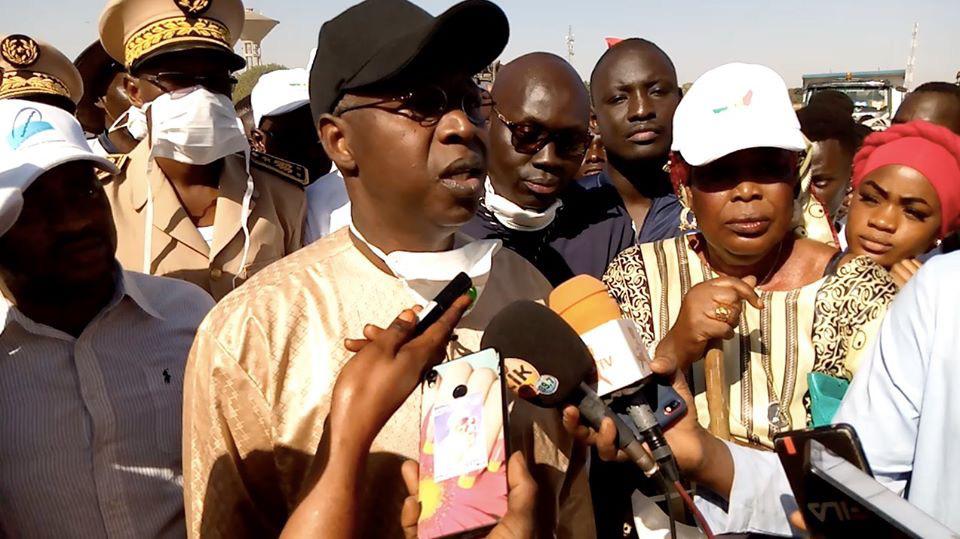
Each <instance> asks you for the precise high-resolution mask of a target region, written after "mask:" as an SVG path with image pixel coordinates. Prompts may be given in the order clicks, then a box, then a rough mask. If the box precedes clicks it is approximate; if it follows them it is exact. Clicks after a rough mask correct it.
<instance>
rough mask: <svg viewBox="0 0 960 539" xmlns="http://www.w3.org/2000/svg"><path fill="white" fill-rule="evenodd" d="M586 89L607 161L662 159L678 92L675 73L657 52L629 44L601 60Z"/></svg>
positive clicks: (671, 134) (671, 130) (668, 62)
mask: <svg viewBox="0 0 960 539" xmlns="http://www.w3.org/2000/svg"><path fill="white" fill-rule="evenodd" d="M620 46H623V45H620ZM590 90H591V92H593V104H594V107H595V109H596V111H597V123H598V124H599V127H600V136H601V137H602V139H603V145H604V147H605V148H606V151H607V155H608V156H609V157H610V158H615V159H618V160H622V161H626V162H636V161H645V160H651V159H653V160H662V159H665V158H666V157H667V154H668V153H669V152H670V144H671V143H672V142H673V114H674V112H676V110H677V105H679V104H680V90H679V88H678V86H677V74H676V71H675V70H674V68H673V65H671V63H670V61H669V59H668V58H667V57H666V56H665V55H664V54H663V53H662V52H661V51H659V50H657V49H656V48H654V47H651V46H633V45H628V46H627V47H626V48H624V50H622V51H619V52H617V53H614V55H612V56H608V57H607V58H606V59H605V60H604V63H603V64H602V65H601V66H600V67H599V68H598V69H597V71H596V73H595V74H594V77H593V84H592V86H591V88H590Z"/></svg>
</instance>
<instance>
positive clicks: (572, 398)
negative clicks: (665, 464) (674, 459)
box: [480, 301, 658, 476]
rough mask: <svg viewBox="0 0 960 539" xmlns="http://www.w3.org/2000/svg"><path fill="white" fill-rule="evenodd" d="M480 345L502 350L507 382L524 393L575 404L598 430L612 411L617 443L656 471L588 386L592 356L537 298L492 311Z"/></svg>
mask: <svg viewBox="0 0 960 539" xmlns="http://www.w3.org/2000/svg"><path fill="white" fill-rule="evenodd" d="M480 346H481V347H482V348H493V349H495V350H496V351H497V352H499V354H500V357H502V358H503V365H504V373H505V379H506V382H507V386H508V387H509V388H510V389H511V390H512V391H514V392H515V393H516V394H517V395H519V396H520V397H521V398H523V399H524V400H527V401H530V402H532V403H533V404H535V405H537V406H541V407H544V408H558V407H562V406H564V405H567V404H572V405H574V406H576V407H577V408H578V409H579V410H580V417H581V420H582V421H584V422H585V423H587V424H588V425H590V426H591V427H593V428H595V429H597V430H599V429H600V423H601V421H602V420H603V418H604V417H609V418H610V419H611V420H613V422H614V424H615V425H616V427H617V447H618V448H619V449H622V450H623V451H624V452H625V453H626V454H627V455H629V457H630V459H631V460H633V462H634V463H635V464H636V465H637V466H638V467H639V468H640V469H641V470H642V471H643V473H644V474H645V475H647V476H652V475H653V474H655V473H656V472H657V471H658V466H657V463H656V461H655V460H654V459H653V457H652V456H650V454H649V453H647V451H646V450H645V449H644V448H643V446H642V445H641V443H640V440H638V439H637V437H636V436H634V434H633V431H631V430H630V427H629V426H627V424H626V423H624V422H623V420H622V419H621V418H620V417H619V416H618V415H617V414H616V413H614V412H613V411H612V410H611V409H610V408H609V407H607V405H606V404H604V403H603V401H602V400H601V399H600V397H599V396H598V395H597V393H596V391H594V390H593V389H592V388H591V387H590V384H589V382H591V381H593V380H595V379H596V364H595V362H594V360H593V356H592V355H591V354H590V350H589V349H587V346H586V345H585V344H584V343H583V341H582V340H581V339H580V336H579V335H577V333H576V332H575V331H574V330H573V328H571V327H570V326H569V325H568V324H567V323H566V322H564V320H563V319H562V318H560V316H559V315H557V314H556V313H554V312H553V311H551V310H550V309H549V308H547V307H545V306H543V305H540V304H539V303H536V302H533V301H515V302H513V303H511V304H510V305H508V306H507V307H506V308H504V309H503V310H502V311H500V312H499V313H497V315H496V316H494V317H493V319H492V320H491V321H490V323H489V324H488V325H487V328H486V330H484V334H483V339H482V340H481V342H480Z"/></svg>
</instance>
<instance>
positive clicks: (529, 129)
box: [493, 107, 593, 158]
mask: <svg viewBox="0 0 960 539" xmlns="http://www.w3.org/2000/svg"><path fill="white" fill-rule="evenodd" d="M493 113H494V114H496V115H497V118H498V119H499V120H500V121H501V122H502V123H503V125H504V126H506V128H507V129H508V130H509V131H510V144H512V145H513V149H515V150H516V151H518V152H520V153H522V154H526V155H536V154H537V153H540V150H542V149H544V148H545V147H546V146H547V144H550V143H551V142H552V143H553V144H554V145H555V147H556V149H557V153H558V154H560V155H561V156H563V157H573V158H582V157H583V155H584V154H585V153H587V149H588V148H590V143H591V142H593V135H592V134H591V133H590V131H589V130H586V131H575V130H564V131H550V130H549V129H547V128H545V127H543V126H541V125H537V124H532V123H524V122H511V121H510V120H508V119H507V118H506V117H504V115H503V113H501V112H500V111H499V110H497V109H496V107H493Z"/></svg>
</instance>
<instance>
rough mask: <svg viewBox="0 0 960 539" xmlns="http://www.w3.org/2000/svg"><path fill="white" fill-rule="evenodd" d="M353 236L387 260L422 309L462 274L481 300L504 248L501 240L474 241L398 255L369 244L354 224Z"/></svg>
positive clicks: (387, 263) (351, 226) (381, 258)
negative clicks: (452, 246)
mask: <svg viewBox="0 0 960 539" xmlns="http://www.w3.org/2000/svg"><path fill="white" fill-rule="evenodd" d="M350 232H351V233H352V234H353V235H354V237H356V238H357V239H358V240H360V241H361V242H362V243H364V244H365V245H366V246H367V247H368V248H369V249H370V250H371V251H372V252H373V254H374V255H376V256H377V258H379V259H380V260H383V263H384V264H386V265H387V267H388V268H390V271H392V272H393V274H394V275H395V276H396V277H398V278H399V279H400V280H402V281H403V283H404V285H405V287H406V289H407V290H408V291H409V292H410V295H411V297H412V298H413V300H414V301H416V302H417V304H419V305H421V306H426V305H427V303H429V302H430V301H431V300H432V299H433V298H434V297H435V296H436V295H437V294H438V293H439V292H440V291H441V290H443V288H444V287H445V286H447V284H448V283H449V282H450V281H452V280H453V278H454V277H456V276H457V275H458V274H459V273H460V272H463V273H466V274H467V275H468V276H469V277H470V279H471V280H472V281H473V287H474V288H475V289H476V291H477V298H478V299H479V297H480V296H481V295H482V294H483V288H484V286H485V285H486V283H487V279H488V278H489V276H490V270H491V268H492V267H493V255H495V254H497V251H499V250H500V247H501V246H502V245H503V242H501V241H500V240H474V241H471V242H469V243H466V244H464V245H459V246H458V245H454V248H453V249H451V250H449V251H442V252H439V253H412V252H407V251H394V252H392V253H390V254H386V253H384V252H383V251H382V250H380V248H379V247H377V246H375V245H373V244H372V243H370V242H368V241H367V240H366V238H364V237H363V234H361V233H360V231H359V230H357V227H355V226H354V225H353V223H351V224H350ZM474 303H476V302H474Z"/></svg>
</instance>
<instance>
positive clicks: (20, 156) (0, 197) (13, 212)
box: [0, 99, 118, 236]
mask: <svg viewBox="0 0 960 539" xmlns="http://www.w3.org/2000/svg"><path fill="white" fill-rule="evenodd" d="M72 161H90V162H91V163H93V165H94V166H96V167H97V168H100V169H103V170H105V171H108V172H110V173H112V174H116V173H117V172H118V171H117V168H116V166H114V164H113V163H112V162H110V160H108V159H106V158H104V157H101V156H99V155H96V154H95V153H93V152H92V151H91V150H90V146H89V144H88V143H87V141H86V139H85V138H84V136H83V128H82V127H80V124H79V123H78V122H77V120H76V119H75V118H74V117H73V116H71V115H70V114H69V113H68V112H66V111H65V110H63V109H60V108H57V107H52V106H49V105H43V104H40V103H34V102H32V101H23V100H20V99H3V100H0V236H2V235H3V234H6V233H7V231H8V230H10V227H12V226H13V224H14V223H16V222H17V218H18V217H20V211H21V209H23V193H24V191H26V190H27V189H28V188H29V187H30V185H31V184H32V183H33V182H34V181H35V180H36V179H37V178H38V177H40V176H41V175H42V174H43V173H44V172H47V171H48V170H50V169H52V168H55V167H58V166H60V165H63V164H65V163H69V162H72Z"/></svg>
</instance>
